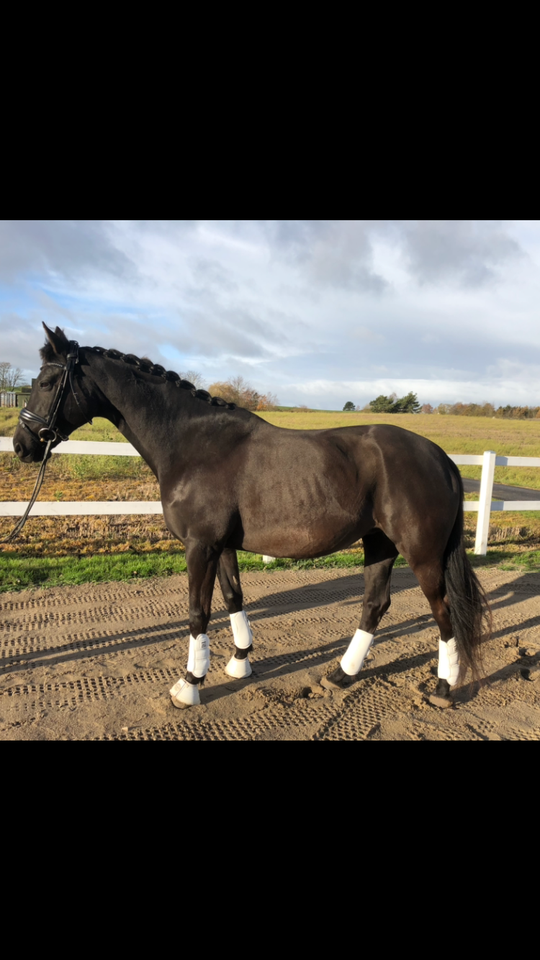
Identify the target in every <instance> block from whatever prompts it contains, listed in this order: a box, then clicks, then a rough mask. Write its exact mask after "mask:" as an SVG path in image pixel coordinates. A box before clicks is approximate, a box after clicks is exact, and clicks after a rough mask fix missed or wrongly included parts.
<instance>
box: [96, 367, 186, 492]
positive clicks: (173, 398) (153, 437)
mask: <svg viewBox="0 0 540 960" xmlns="http://www.w3.org/2000/svg"><path fill="white" fill-rule="evenodd" d="M90 376H91V379H92V380H93V382H94V384H95V385H96V387H97V388H98V390H99V393H100V394H101V398H102V399H101V401H100V402H99V411H98V413H97V414H96V415H97V416H103V417H105V418H106V419H107V420H110V421H111V423H113V424H114V425H115V427H117V429H118V430H119V431H120V433H121V434H122V435H123V436H124V437H125V438H126V440H128V441H129V442H130V443H131V444H133V446H134V447H135V449H136V450H137V451H138V452H139V453H140V454H141V456H142V457H143V459H144V460H146V462H147V463H148V465H149V466H150V468H151V469H152V470H153V472H154V473H155V474H156V476H158V475H159V473H160V470H161V468H162V464H163V460H164V453H165V452H166V450H167V447H170V444H171V439H173V440H174V443H175V445H176V444H177V443H180V444H181V442H182V436H181V435H182V432H183V429H185V428H184V424H183V420H184V418H183V417H182V415H181V409H180V408H181V406H182V402H183V400H184V398H183V397H181V396H180V395H179V394H180V390H177V391H175V390H174V389H173V388H172V387H171V385H170V384H168V383H165V382H161V381H159V380H157V378H156V379H155V380H154V382H152V381H151V380H150V379H148V380H146V379H144V380H143V379H142V377H141V378H140V379H139V377H138V376H137V374H136V373H135V372H134V370H133V369H131V368H130V367H129V366H128V365H127V364H125V365H124V364H122V363H119V362H118V361H113V360H109V359H108V358H105V357H101V356H100V357H99V358H92V359H91V360H90ZM177 394H178V395H177ZM186 399H187V397H186ZM189 399H191V397H189ZM184 402H185V401H184Z"/></svg>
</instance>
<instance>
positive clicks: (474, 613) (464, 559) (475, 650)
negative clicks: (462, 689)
mask: <svg viewBox="0 0 540 960" xmlns="http://www.w3.org/2000/svg"><path fill="white" fill-rule="evenodd" d="M452 466H453V464H452ZM454 473H455V475H457V478H458V480H459V490H460V499H459V510H458V515H457V517H456V522H455V524H454V528H453V530H452V533H451V534H450V539H449V540H448V544H447V547H446V552H445V557H444V567H445V574H444V575H445V583H446V593H447V596H448V601H449V606H450V620H451V621H452V628H453V631H454V637H455V640H456V643H457V648H458V653H459V658H460V663H461V667H462V671H463V672H465V670H466V668H467V667H469V668H470V670H471V671H472V675H473V680H479V679H480V676H481V674H482V672H483V671H482V644H483V643H485V642H486V641H487V640H489V638H490V636H491V629H492V617H491V609H490V606H489V602H488V599H487V596H486V594H485V591H484V589H483V587H482V585H481V583H480V581H479V580H478V577H477V576H476V574H475V572H474V570H473V568H472V566H471V563H470V560H469V558H468V556H467V554H466V552H465V544H464V531H463V516H464V511H463V498H464V493H463V481H462V479H461V474H460V473H459V470H457V468H454Z"/></svg>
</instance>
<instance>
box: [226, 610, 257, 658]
mask: <svg viewBox="0 0 540 960" xmlns="http://www.w3.org/2000/svg"><path fill="white" fill-rule="evenodd" d="M230 618H231V627H232V632H233V637H234V645H235V647H236V648H237V649H238V650H249V648H250V647H252V646H253V634H252V632H251V624H250V622H249V620H248V618H247V613H246V611H245V610H241V611H240V613H231V614H230Z"/></svg>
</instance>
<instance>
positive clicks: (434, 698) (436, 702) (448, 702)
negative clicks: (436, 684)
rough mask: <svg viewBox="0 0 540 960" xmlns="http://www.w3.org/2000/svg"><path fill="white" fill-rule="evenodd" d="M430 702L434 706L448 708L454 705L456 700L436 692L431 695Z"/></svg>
mask: <svg viewBox="0 0 540 960" xmlns="http://www.w3.org/2000/svg"><path fill="white" fill-rule="evenodd" d="M429 702H430V703H431V704H433V706H434V707H439V709H440V710H448V709H449V708H450V707H453V706H454V701H453V700H452V698H451V697H440V696H438V695H437V694H436V693H432V695H431V696H430V697H429Z"/></svg>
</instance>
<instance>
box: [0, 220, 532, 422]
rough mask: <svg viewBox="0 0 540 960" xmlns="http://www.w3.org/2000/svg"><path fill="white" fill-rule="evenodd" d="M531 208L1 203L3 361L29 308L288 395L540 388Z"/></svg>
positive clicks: (26, 336) (156, 355) (107, 341)
mask: <svg viewBox="0 0 540 960" xmlns="http://www.w3.org/2000/svg"><path fill="white" fill-rule="evenodd" d="M539 263H540V220H1V221H0V361H2V360H7V361H9V362H11V363H12V364H13V365H14V366H19V367H21V368H22V369H23V370H24V372H25V374H26V376H27V377H30V376H32V375H34V376H35V373H36V370H37V368H38V367H39V363H38V354H37V351H38V348H39V347H40V345H41V343H42V341H43V336H42V332H41V326H40V325H41V321H42V320H44V321H45V322H46V323H48V324H49V325H57V324H58V325H59V326H61V327H63V328H64V329H65V330H66V333H67V334H68V335H69V336H70V337H72V338H73V339H77V340H79V342H80V343H81V344H83V345H89V346H94V345H99V346H104V347H115V348H116V349H119V350H122V351H124V352H126V353H128V352H129V353H136V354H139V355H143V354H144V355H146V356H150V357H151V358H152V359H153V360H154V362H156V363H162V364H163V365H164V366H166V367H167V368H168V369H172V370H176V371H179V372H183V373H185V372H186V371H187V370H196V371H198V372H200V373H201V374H202V375H203V376H204V377H205V379H206V381H207V383H208V384H210V383H212V382H214V381H216V380H226V379H227V378H228V377H229V376H232V375H237V374H241V375H242V376H244V377H245V378H246V379H248V380H249V381H250V383H252V384H253V386H254V387H256V388H257V389H258V390H259V391H260V392H267V391H271V392H272V393H275V394H277V396H278V397H279V400H280V402H281V403H283V404H287V405H289V404H291V405H297V404H307V405H308V406H313V407H318V408H321V409H329V410H331V409H342V407H343V405H344V403H345V402H346V401H348V400H352V401H354V403H355V404H361V405H364V404H365V403H367V402H368V401H369V400H372V399H373V398H374V397H376V396H378V395H379V394H381V393H384V394H389V393H392V392H396V393H397V394H398V395H399V396H402V395H403V394H405V393H408V392H409V390H413V391H414V392H415V393H417V394H418V397H419V399H420V401H421V402H422V403H432V404H434V405H436V404H438V403H440V402H455V401H458V400H463V401H465V402H466V401H476V402H484V401H490V402H492V403H495V404H497V405H498V404H506V403H511V404H533V405H539V404H540V322H539V306H540V282H539V276H540V275H539V270H538V267H539Z"/></svg>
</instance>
